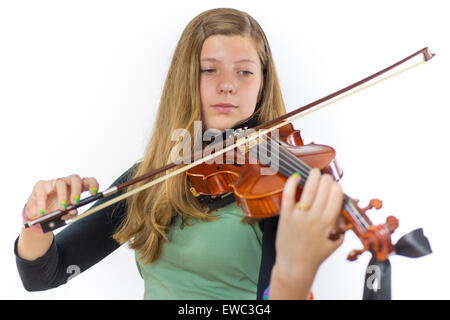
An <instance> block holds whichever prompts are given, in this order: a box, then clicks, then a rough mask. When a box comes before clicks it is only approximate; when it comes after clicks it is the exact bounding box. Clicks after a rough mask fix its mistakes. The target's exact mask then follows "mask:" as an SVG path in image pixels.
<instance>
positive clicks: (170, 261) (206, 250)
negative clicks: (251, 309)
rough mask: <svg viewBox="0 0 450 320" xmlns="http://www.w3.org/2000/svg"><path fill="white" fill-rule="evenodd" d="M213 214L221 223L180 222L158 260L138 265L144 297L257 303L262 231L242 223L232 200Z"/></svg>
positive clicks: (174, 225)
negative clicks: (182, 224)
mask: <svg viewBox="0 0 450 320" xmlns="http://www.w3.org/2000/svg"><path fill="white" fill-rule="evenodd" d="M212 214H214V215H219V219H218V220H217V221H212V222H205V221H200V220H198V219H195V220H194V219H189V220H188V221H187V222H188V225H186V224H185V226H184V228H183V229H181V228H180V225H181V218H178V219H176V221H175V222H174V224H173V225H172V227H171V229H170V231H169V233H168V238H169V241H165V242H164V244H163V246H162V250H161V255H160V257H159V258H158V259H157V260H156V261H155V262H152V263H149V264H147V265H144V264H143V261H142V260H139V259H138V257H139V255H138V253H137V251H135V252H136V254H135V256H136V264H137V267H138V269H139V273H140V274H141V277H142V278H143V279H144V282H145V293H144V299H174V300H181V299H192V300H196V299H198V300H200V299H252V300H255V299H256V288H257V283H258V276H259V267H260V263H261V243H262V233H261V230H260V227H259V224H258V223H253V224H248V223H243V222H241V220H242V218H243V217H244V213H243V212H242V210H241V209H240V208H239V207H238V206H237V204H236V202H233V203H231V204H229V205H227V206H225V207H223V208H221V209H219V210H217V211H215V212H213V213H212Z"/></svg>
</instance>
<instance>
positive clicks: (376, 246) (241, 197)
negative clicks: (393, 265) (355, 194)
mask: <svg viewBox="0 0 450 320" xmlns="http://www.w3.org/2000/svg"><path fill="white" fill-rule="evenodd" d="M244 124H248V122H244ZM233 129H234V131H236V130H237V131H238V132H239V134H241V135H242V134H244V135H245V133H246V131H248V130H250V129H249V128H248V127H245V128H240V127H239V126H238V127H235V128H233ZM277 133H278V136H279V138H275V137H274V135H273V132H272V134H269V135H268V136H269V138H270V141H271V142H272V143H271V144H270V145H269V144H267V143H265V142H266V141H264V140H263V141H262V143H260V144H254V145H253V146H246V147H241V148H235V149H233V150H231V151H229V152H228V153H223V154H221V155H219V156H217V157H216V158H214V159H213V161H210V163H206V162H203V163H201V164H199V165H197V166H195V167H193V168H191V169H189V170H188V171H187V172H186V174H187V176H188V178H189V181H190V184H191V186H192V187H191V192H192V194H193V195H194V196H196V197H198V196H200V195H202V196H211V197H213V198H215V197H218V196H223V195H225V194H229V193H233V194H234V196H235V199H236V203H237V205H238V206H239V207H240V208H241V209H242V211H243V212H244V214H245V215H247V216H249V217H251V218H269V217H274V216H276V215H278V214H279V212H280V210H281V199H282V194H283V189H284V185H285V183H286V180H287V179H288V177H289V176H291V175H292V174H293V173H295V172H298V173H299V174H300V176H301V177H302V179H301V180H300V181H301V182H300V185H299V186H298V188H297V192H296V201H299V199H300V196H301V192H302V187H303V186H304V183H305V182H306V180H307V178H308V175H309V172H310V171H311V170H312V168H318V169H320V171H321V173H322V174H330V175H331V176H332V177H333V179H334V180H336V181H338V180H339V179H340V178H341V177H342V175H343V171H342V169H341V168H340V167H339V165H338V163H337V161H336V151H335V150H334V149H333V148H332V147H330V146H327V145H321V144H315V143H310V144H307V145H305V144H304V142H303V139H302V137H301V135H300V130H295V129H294V127H293V125H292V124H291V123H288V124H286V125H284V126H282V127H280V129H279V132H277ZM236 137H241V136H239V135H236ZM241 138H242V137H241ZM258 148H259V150H258ZM268 153H269V154H270V155H268ZM239 160H241V161H239ZM274 160H276V161H274ZM274 162H276V167H275V168H274ZM264 163H265V164H264ZM381 205H382V202H381V201H380V200H378V199H372V200H371V201H370V203H369V205H368V206H367V207H365V208H361V207H359V206H358V201H357V200H354V199H352V198H351V197H349V196H348V195H346V194H345V193H344V200H343V207H342V211H341V215H342V216H343V218H344V219H345V227H344V228H342V229H340V228H338V227H336V228H335V230H334V231H333V232H332V233H331V234H330V237H329V238H330V239H331V240H337V239H338V238H339V236H340V234H343V233H345V232H346V231H348V230H352V231H354V232H355V234H356V235H357V236H358V238H359V239H361V241H362V243H363V248H362V249H361V250H354V251H352V252H351V253H350V254H349V255H348V257H347V259H348V260H350V261H353V260H356V259H357V257H358V256H359V255H360V254H361V253H363V252H365V251H371V252H372V253H373V254H374V255H375V256H376V258H377V260H379V261H383V260H386V259H387V257H388V255H389V254H390V253H392V252H393V251H394V246H393V245H392V243H391V234H392V233H393V232H394V230H395V229H396V228H397V227H398V219H397V218H395V217H393V216H389V217H388V218H387V219H386V223H384V224H380V225H373V223H372V222H371V221H370V219H369V218H368V217H367V215H366V211H367V210H369V209H371V208H376V209H380V208H381Z"/></svg>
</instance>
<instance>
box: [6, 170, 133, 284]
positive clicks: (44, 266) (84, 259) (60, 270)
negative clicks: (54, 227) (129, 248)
mask: <svg viewBox="0 0 450 320" xmlns="http://www.w3.org/2000/svg"><path fill="white" fill-rule="evenodd" d="M137 166H138V164H137V163H136V164H135V165H133V166H132V167H131V168H130V169H128V170H127V171H126V172H124V173H123V174H122V175H121V176H120V177H119V178H118V179H117V180H116V181H114V182H113V184H112V185H111V186H115V185H118V184H121V183H123V182H125V181H127V180H129V179H130V178H131V177H132V174H133V173H134V170H135V169H136V168H137ZM122 193H123V191H120V192H119V193H116V194H113V195H111V196H109V197H106V198H103V199H100V200H98V201H97V202H95V203H94V205H93V206H92V207H95V206H98V205H100V204H102V203H104V202H106V201H108V200H110V199H111V198H115V197H116V196H118V195H120V194H122ZM126 211H127V206H126V199H123V200H121V201H119V202H117V203H115V204H113V205H111V206H108V207H106V208H103V209H102V210H99V211H98V212H96V213H93V214H91V215H89V216H87V217H85V218H83V219H80V220H77V221H75V222H73V223H72V224H70V225H68V226H67V227H66V228H64V229H63V230H62V231H61V232H59V233H58V234H56V236H55V237H54V238H53V242H52V244H51V246H50V248H49V249H48V250H47V252H46V253H45V254H44V255H43V256H41V257H39V258H37V259H35V260H25V259H22V258H21V257H19V255H18V254H17V243H18V240H19V237H17V239H16V241H15V242H14V254H15V256H16V265H17V270H18V272H19V275H20V278H21V280H22V284H23V286H24V288H25V289H26V290H27V291H42V290H48V289H51V288H56V287H58V286H60V285H62V284H65V283H66V282H67V281H68V279H69V277H71V276H73V275H74V274H75V273H82V272H84V271H85V270H87V269H89V268H90V267H91V266H93V265H94V264H96V263H97V262H99V261H101V260H102V259H103V258H105V257H106V256H108V255H109V254H110V253H111V252H113V251H114V250H116V249H117V248H119V247H120V245H119V243H117V242H116V241H115V240H114V239H113V238H112V235H113V234H114V233H115V231H116V229H117V227H118V226H119V225H120V223H121V222H122V221H123V219H124V218H125V216H126Z"/></svg>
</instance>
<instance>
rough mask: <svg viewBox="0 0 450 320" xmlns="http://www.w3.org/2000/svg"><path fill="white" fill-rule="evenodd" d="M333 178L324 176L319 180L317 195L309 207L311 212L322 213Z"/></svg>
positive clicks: (327, 175)
mask: <svg viewBox="0 0 450 320" xmlns="http://www.w3.org/2000/svg"><path fill="white" fill-rule="evenodd" d="M332 183H333V178H331V176H330V175H329V174H324V175H322V176H321V178H320V183H319V187H318V188H317V194H316V197H315V198H314V202H313V204H312V206H311V210H313V211H314V212H319V213H320V214H322V213H323V211H324V210H325V207H326V205H327V202H328V197H329V194H330V189H331V185H332Z"/></svg>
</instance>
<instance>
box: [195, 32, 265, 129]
mask: <svg viewBox="0 0 450 320" xmlns="http://www.w3.org/2000/svg"><path fill="white" fill-rule="evenodd" d="M261 85H262V72H261V63H260V61H259V57H258V54H257V52H256V49H255V47H254V44H253V40H252V39H251V38H249V37H242V36H223V35H214V36H210V37H208V38H207V39H206V40H205V41H204V43H203V47H202V50H201V53H200V98H201V103H202V120H203V125H204V126H205V129H211V128H216V129H219V130H221V131H224V130H225V129H228V128H232V127H233V126H234V125H236V124H238V123H239V122H241V121H242V120H245V119H247V118H248V117H250V116H251V115H252V114H253V112H254V111H255V108H256V103H257V99H258V92H259V89H260V86H261ZM220 104H224V105H223V106H220ZM227 105H228V106H227Z"/></svg>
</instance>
